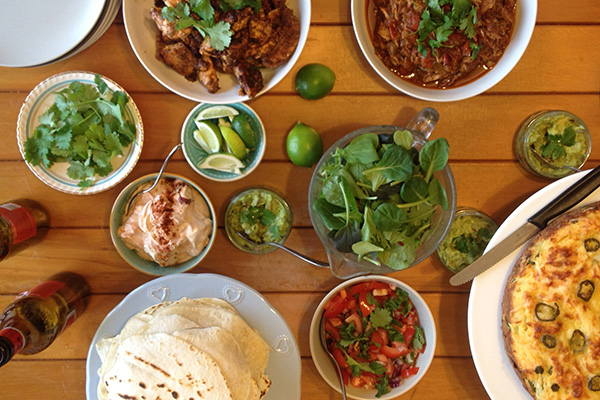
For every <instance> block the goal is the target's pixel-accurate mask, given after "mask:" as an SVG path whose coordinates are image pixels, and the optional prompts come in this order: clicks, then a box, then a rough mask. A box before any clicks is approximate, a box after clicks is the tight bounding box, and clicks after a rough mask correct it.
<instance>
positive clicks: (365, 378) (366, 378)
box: [350, 372, 377, 389]
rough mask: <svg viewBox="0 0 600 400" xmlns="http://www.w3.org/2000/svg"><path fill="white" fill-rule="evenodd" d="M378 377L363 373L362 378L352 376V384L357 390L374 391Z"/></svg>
mask: <svg viewBox="0 0 600 400" xmlns="http://www.w3.org/2000/svg"><path fill="white" fill-rule="evenodd" d="M376 382H377V377H376V376H375V374H372V373H370V372H363V373H362V374H361V375H360V376H352V379H351V380H350V384H351V385H352V386H354V387H356V388H362V389H374V388H375V383H376Z"/></svg>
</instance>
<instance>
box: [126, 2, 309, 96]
mask: <svg viewBox="0 0 600 400" xmlns="http://www.w3.org/2000/svg"><path fill="white" fill-rule="evenodd" d="M213 4H214V2H213ZM310 13H311V6H310V0H242V1H239V0H235V1H233V0H223V1H220V2H218V6H213V5H209V6H208V7H207V6H206V2H201V1H194V0H190V1H184V0H156V1H155V0H128V1H125V2H123V20H124V23H125V29H126V32H127V37H128V39H129V42H130V44H131V47H132V49H133V51H134V53H135V54H136V56H137V58H138V60H139V61H140V63H141V64H142V65H143V66H144V68H145V69H146V70H147V71H148V73H150V75H152V76H153V77H154V78H155V79H156V80H157V81H158V82H159V83H161V84H162V85H163V86H165V87H166V88H167V89H169V90H171V91H172V92H174V93H177V94H179V95H180V96H183V97H185V98H188V99H190V100H194V101H198V102H210V103H213V104H225V103H233V102H242V101H246V100H250V99H252V98H255V97H257V96H260V95H261V94H263V93H265V92H267V91H268V90H269V89H271V88H272V87H273V86H275V85H276V84H277V83H279V82H280V81H281V80H282V79H283V77H285V76H286V74H287V73H288V72H289V71H290V70H291V69H292V67H293V66H294V64H295V63H296V61H297V60H298V57H299V56H300V53H301V52H302V49H303V47H304V44H305V43H306V37H307V35H308V29H309V26H310Z"/></svg>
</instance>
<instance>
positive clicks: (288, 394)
mask: <svg viewBox="0 0 600 400" xmlns="http://www.w3.org/2000/svg"><path fill="white" fill-rule="evenodd" d="M300 374H301V361H300V352H299V349H298V345H297V343H296V340H295V338H294V335H293V333H292V332H291V330H290V328H289V326H288V324H287V323H286V322H285V320H284V319H283V318H282V317H281V315H280V314H279V313H278V312H277V310H275V309H274V308H273V306H271V305H270V304H269V302H268V301H267V300H266V299H265V298H264V297H263V296H261V295H260V293H258V292H257V291H256V290H254V289H252V288H251V287H249V286H247V285H245V284H243V283H241V282H239V281H236V280H234V279H231V278H228V277H225V276H222V275H216V274H175V275H169V276H164V277H161V278H158V279H155V280H152V281H150V282H148V283H146V284H144V285H142V286H140V287H138V288H137V289H135V290H133V291H132V292H131V293H130V294H128V295H127V296H126V297H125V298H124V299H123V300H122V301H121V302H120V303H119V304H118V305H117V306H116V307H115V308H114V309H113V310H112V311H111V312H110V313H109V314H108V315H107V316H106V318H105V319H104V321H102V323H101V324H100V326H99V327H98V330H97V331H96V334H95V335H94V338H93V339H92V343H91V345H90V349H89V351H88V357H87V364H86V396H87V399H88V400H105V399H113V398H119V399H120V398H123V396H126V398H148V399H150V398H152V399H153V398H179V399H203V400H211V399H215V400H216V399H218V400H221V399H231V400H260V399H264V400H280V399H286V400H299V399H300V392H301V388H300ZM100 376H102V378H100Z"/></svg>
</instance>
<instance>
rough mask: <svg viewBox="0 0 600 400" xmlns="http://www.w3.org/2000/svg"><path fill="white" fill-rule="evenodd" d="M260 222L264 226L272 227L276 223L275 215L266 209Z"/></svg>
mask: <svg viewBox="0 0 600 400" xmlns="http://www.w3.org/2000/svg"><path fill="white" fill-rule="evenodd" d="M260 222H261V223H262V224H263V225H264V226H269V225H271V224H272V223H273V222H275V214H273V212H272V211H271V210H268V209H266V208H264V209H263V211H262V215H261V217H260Z"/></svg>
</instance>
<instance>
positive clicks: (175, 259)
mask: <svg viewBox="0 0 600 400" xmlns="http://www.w3.org/2000/svg"><path fill="white" fill-rule="evenodd" d="M156 177H157V174H150V175H146V176H143V177H141V178H139V179H137V180H135V181H133V182H131V183H130V184H129V185H128V186H127V187H125V189H123V191H122V192H121V193H120V194H119V196H118V197H117V199H116V200H115V203H114V205H113V208H112V211H111V218H110V235H111V239H112V241H113V243H114V245H115V248H116V249H117V252H118V253H119V255H120V256H121V257H122V258H123V260H125V261H126V262H127V263H128V264H129V265H131V266H132V267H133V268H135V269H137V270H138V271H140V272H143V273H146V274H149V275H155V276H156V275H169V274H175V273H180V272H186V271H188V270H190V269H192V268H194V267H195V266H196V265H198V263H200V261H202V259H203V258H204V257H205V256H206V254H207V253H208V251H209V250H210V248H211V247H212V244H213V242H214V238H215V234H216V229H217V223H216V218H215V210H214V208H213V206H212V204H211V202H210V200H209V198H208V196H207V195H206V193H205V192H204V191H203V190H202V189H201V188H200V187H199V186H198V185H197V184H196V183H194V182H193V181H190V180H189V179H187V178H184V177H182V176H180V175H175V174H163V176H162V177H161V179H160V180H159V182H158V183H157V185H156V186H155V187H154V188H153V189H152V190H151V191H150V192H148V193H140V194H138V195H137V196H136V197H135V198H134V199H133V202H132V203H131V204H130V205H129V202H130V200H131V199H132V197H133V196H134V195H135V194H136V193H137V192H140V191H142V190H144V189H146V188H149V187H150V186H152V184H153V183H154V181H155V180H156Z"/></svg>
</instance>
